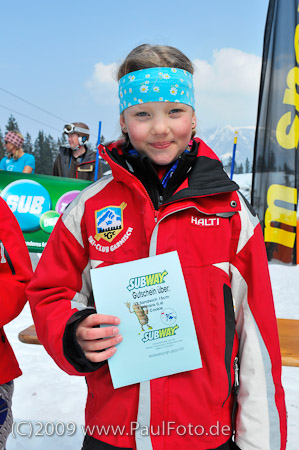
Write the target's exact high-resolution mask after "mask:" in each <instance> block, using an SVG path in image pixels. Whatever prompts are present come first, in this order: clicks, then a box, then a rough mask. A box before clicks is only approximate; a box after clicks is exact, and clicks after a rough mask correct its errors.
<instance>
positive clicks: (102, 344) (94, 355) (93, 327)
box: [76, 314, 123, 363]
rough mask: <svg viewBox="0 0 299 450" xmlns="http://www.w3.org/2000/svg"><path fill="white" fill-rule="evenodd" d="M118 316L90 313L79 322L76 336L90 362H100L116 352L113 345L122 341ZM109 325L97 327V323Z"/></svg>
mask: <svg viewBox="0 0 299 450" xmlns="http://www.w3.org/2000/svg"><path fill="white" fill-rule="evenodd" d="M119 323H120V320H119V318H118V317H115V316H107V315H104V314H91V315H90V316H88V317H86V319H84V320H82V322H80V323H79V325H78V327H77V331H76V337H77V340H78V343H79V345H80V346H81V348H82V350H83V352H84V354H85V356H86V358H87V359H89V361H91V362H95V363H97V362H101V361H105V360H106V359H108V358H111V356H112V355H114V353H115V352H116V347H115V345H116V344H118V343H119V342H121V341H122V339H123V338H122V336H121V335H120V334H119V330H118V328H117V325H118V324H119ZM103 324H105V325H107V324H109V325H111V327H98V325H103Z"/></svg>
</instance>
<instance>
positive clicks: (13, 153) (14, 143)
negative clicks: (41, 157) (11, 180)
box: [0, 131, 35, 173]
mask: <svg viewBox="0 0 299 450" xmlns="http://www.w3.org/2000/svg"><path fill="white" fill-rule="evenodd" d="M4 142H5V144H4V146H5V148H6V153H7V156H5V157H4V158H2V159H1V161H0V170H8V171H9V172H23V173H34V169H35V159H34V156H33V155H31V154H30V153H24V152H23V149H22V145H23V144H24V138H23V136H22V134H21V133H19V132H18V131H8V133H6V135H5V138H4Z"/></svg>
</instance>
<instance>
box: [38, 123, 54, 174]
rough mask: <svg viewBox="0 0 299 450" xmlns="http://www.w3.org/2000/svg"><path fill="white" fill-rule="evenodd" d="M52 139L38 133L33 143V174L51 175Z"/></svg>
mask: <svg viewBox="0 0 299 450" xmlns="http://www.w3.org/2000/svg"><path fill="white" fill-rule="evenodd" d="M52 145H53V138H52V137H51V136H45V134H44V132H43V131H39V132H38V136H37V138H36V140H35V142H34V156H35V167H36V169H35V172H36V173H39V174H44V175H51V174H52V167H53V155H52Z"/></svg>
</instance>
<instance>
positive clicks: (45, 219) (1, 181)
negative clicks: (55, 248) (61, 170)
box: [0, 170, 91, 253]
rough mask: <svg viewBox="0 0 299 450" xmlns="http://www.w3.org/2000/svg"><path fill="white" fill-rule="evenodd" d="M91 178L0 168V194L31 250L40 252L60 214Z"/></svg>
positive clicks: (87, 184) (88, 183)
mask: <svg viewBox="0 0 299 450" xmlns="http://www.w3.org/2000/svg"><path fill="white" fill-rule="evenodd" d="M90 184H91V182H90V181H85V180H75V179H73V178H60V177H54V176H50V175H28V174H24V173H17V172H5V171H2V170H1V171H0V195H1V197H2V198H3V199H4V200H5V201H6V203H7V204H8V206H9V207H10V209H11V210H12V212H13V213H14V215H15V217H16V219H17V221H18V222H19V225H20V227H21V230H22V232H23V234H24V238H25V241H26V245H27V247H28V250H29V251H30V252H36V253H41V252H42V251H43V249H44V248H45V246H46V243H47V240H48V238H49V236H50V233H51V232H52V230H53V228H54V226H55V224H56V222H57V220H58V218H59V216H60V215H61V214H62V212H63V211H64V209H65V208H66V206H67V205H68V204H69V203H70V202H71V201H72V200H73V199H74V198H75V197H76V196H77V195H78V193H79V192H80V191H82V190H83V189H84V188H86V187H87V186H89V185H90Z"/></svg>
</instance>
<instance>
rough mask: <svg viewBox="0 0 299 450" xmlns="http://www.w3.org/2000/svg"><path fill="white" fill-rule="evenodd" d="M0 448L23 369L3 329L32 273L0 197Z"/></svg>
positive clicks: (15, 312) (19, 308) (20, 302)
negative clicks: (15, 389) (14, 391)
mask: <svg viewBox="0 0 299 450" xmlns="http://www.w3.org/2000/svg"><path fill="white" fill-rule="evenodd" d="M0 217H1V221H0V307H1V312H0V449H1V450H2V449H4V448H5V443H6V440H7V437H8V435H9V434H10V432H11V427H12V411H11V403H12V394H13V388H14V385H13V380H14V379H15V378H17V377H19V376H20V375H21V374H22V372H21V370H20V368H19V365H18V362H17V360H16V357H15V355H14V353H13V350H12V348H11V346H10V344H9V342H8V340H7V337H6V335H5V332H4V328H3V327H4V326H5V325H7V324H8V323H9V322H11V321H12V320H13V319H14V318H15V317H17V316H18V315H19V314H20V312H21V311H22V309H23V307H24V305H25V303H26V301H27V299H26V295H25V288H26V285H27V283H28V282H29V280H30V279H31V276H32V268H31V262H30V258H29V253H28V250H27V247H26V244H25V241H24V237H23V234H22V231H21V229H20V227H19V224H18V222H17V220H16V218H15V217H14V215H13V213H12V212H11V210H10V209H9V207H8V205H7V204H6V203H5V201H4V200H3V199H2V198H1V197H0Z"/></svg>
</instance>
